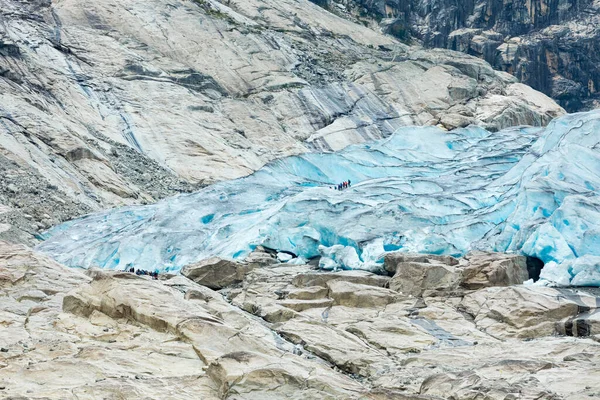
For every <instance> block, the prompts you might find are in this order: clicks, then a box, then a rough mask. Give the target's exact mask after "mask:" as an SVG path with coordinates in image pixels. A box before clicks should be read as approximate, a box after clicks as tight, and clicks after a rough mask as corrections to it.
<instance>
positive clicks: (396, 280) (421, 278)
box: [384, 252, 529, 296]
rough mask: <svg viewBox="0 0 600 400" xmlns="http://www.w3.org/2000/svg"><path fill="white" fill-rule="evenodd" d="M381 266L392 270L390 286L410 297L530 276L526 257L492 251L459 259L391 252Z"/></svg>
mask: <svg viewBox="0 0 600 400" xmlns="http://www.w3.org/2000/svg"><path fill="white" fill-rule="evenodd" d="M384 266H385V269H386V270H387V271H388V273H392V272H393V273H394V276H393V278H392V279H391V281H390V288H391V289H393V290H396V291H398V292H401V293H403V294H408V295H412V296H423V295H427V296H432V295H435V294H436V292H439V291H446V292H450V291H461V290H464V289H466V290H476V289H481V288H485V287H491V286H510V285H519V284H521V283H523V282H525V281H526V280H527V279H528V278H529V276H528V271H527V262H526V257H523V256H519V255H515V254H503V253H493V252H473V253H470V254H468V255H466V256H465V257H463V258H461V259H456V258H454V257H450V256H436V255H428V254H410V253H391V254H388V255H386V258H385V263H384Z"/></svg>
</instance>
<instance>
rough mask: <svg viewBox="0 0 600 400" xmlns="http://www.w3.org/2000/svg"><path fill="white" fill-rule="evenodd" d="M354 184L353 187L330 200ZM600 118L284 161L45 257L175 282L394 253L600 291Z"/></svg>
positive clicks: (56, 237) (403, 134)
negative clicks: (207, 273)
mask: <svg viewBox="0 0 600 400" xmlns="http://www.w3.org/2000/svg"><path fill="white" fill-rule="evenodd" d="M347 179H350V180H351V181H352V187H351V188H349V189H346V190H344V191H341V192H340V191H337V190H334V189H332V186H333V185H334V184H336V183H338V182H342V181H344V180H347ZM599 190H600V112H598V111H596V112H590V113H582V114H573V115H569V116H566V117H563V118H560V119H557V120H555V121H554V122H552V123H551V124H550V125H549V126H548V127H547V128H546V129H541V128H513V129H508V130H504V131H502V132H488V131H486V130H483V129H481V128H475V127H474V128H467V129H460V130H456V131H453V132H445V131H442V130H439V129H437V128H433V127H431V128H403V129H400V130H399V131H397V132H396V133H395V134H394V135H393V136H391V137H389V138H387V139H383V140H379V141H376V142H372V143H368V144H363V145H356V146H352V147H348V148H347V149H345V150H343V151H340V152H338V153H328V154H305V155H302V156H297V157H289V158H286V159H282V160H278V161H276V162H273V163H271V164H269V165H267V166H265V167H264V168H263V169H261V170H260V171H258V172H256V173H255V174H253V175H251V176H249V177H246V178H242V179H237V180H234V181H228V182H221V183H218V184H215V185H212V186H210V187H207V188H205V189H203V190H201V191H199V192H197V193H194V194H191V195H181V196H177V197H174V198H169V199H166V200H163V201H161V202H159V203H156V204H153V205H149V206H136V207H126V208H121V209H117V210H111V211H107V212H103V213H99V214H93V215H89V216H86V217H84V218H81V219H77V220H74V221H71V222H68V223H65V224H63V225H60V226H58V227H56V228H53V229H52V230H50V231H48V232H47V234H46V240H45V242H43V243H42V244H40V245H39V246H38V249H39V250H42V251H44V252H46V253H49V254H51V255H52V256H53V257H54V258H55V259H57V260H58V261H60V262H62V263H64V264H66V265H69V266H73V267H83V268H88V267H100V268H108V269H124V268H126V267H127V266H129V265H133V266H135V267H136V268H144V269H149V270H159V271H164V270H178V269H180V268H181V267H182V266H184V265H186V264H188V263H191V262H195V261H198V260H201V259H203V258H207V257H210V256H221V257H230V258H234V259H235V258H239V259H241V258H243V257H245V256H246V255H248V254H249V253H250V252H251V251H252V249H253V248H255V247H256V246H257V245H261V244H262V245H265V246H267V247H270V248H273V249H277V250H279V251H287V252H292V253H294V254H296V255H297V256H298V257H299V258H295V259H293V260H291V261H290V262H293V263H299V262H302V260H306V259H308V258H311V257H315V256H318V255H320V256H322V258H321V261H320V264H321V266H322V267H323V268H326V269H332V268H352V269H356V268H360V269H368V270H377V269H380V268H381V265H382V261H383V254H384V253H385V252H389V251H405V252H422V253H434V254H450V255H455V256H459V255H462V254H465V253H467V252H468V251H470V250H474V249H478V250H495V251H501V252H518V253H522V254H525V255H529V256H534V257H537V258H540V259H541V260H542V261H544V263H545V264H546V265H545V267H544V269H543V271H542V279H541V281H540V283H541V284H558V285H592V286H599V285H600V197H599V196H598V191H599Z"/></svg>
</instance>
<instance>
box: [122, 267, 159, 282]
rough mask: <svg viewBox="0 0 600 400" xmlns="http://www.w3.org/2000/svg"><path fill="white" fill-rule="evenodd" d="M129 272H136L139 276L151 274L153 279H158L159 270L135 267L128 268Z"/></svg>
mask: <svg viewBox="0 0 600 400" xmlns="http://www.w3.org/2000/svg"><path fill="white" fill-rule="evenodd" d="M126 271H127V272H131V273H132V274H136V275H138V276H149V277H151V278H152V279H154V280H156V279H158V272H156V271H146V270H145V269H135V268H133V267H131V268H129V269H128V270H126Z"/></svg>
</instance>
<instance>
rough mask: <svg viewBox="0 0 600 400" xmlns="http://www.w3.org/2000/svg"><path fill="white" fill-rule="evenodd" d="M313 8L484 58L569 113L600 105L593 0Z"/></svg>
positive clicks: (357, 0)
mask: <svg viewBox="0 0 600 400" xmlns="http://www.w3.org/2000/svg"><path fill="white" fill-rule="evenodd" d="M314 2H315V3H319V4H321V5H323V6H324V7H327V8H329V9H331V10H334V11H335V12H337V13H339V14H341V15H351V16H353V17H358V18H359V19H360V20H362V21H364V22H365V23H370V24H372V25H375V26H376V25H377V24H378V23H379V22H380V23H381V27H382V28H383V30H384V31H385V32H388V33H390V34H392V35H395V36H397V37H398V38H400V39H401V40H403V41H416V42H419V43H421V44H422V45H423V46H425V47H427V48H448V49H453V50H458V51H462V52H464V53H467V54H471V55H474V56H477V57H480V58H483V59H485V60H486V61H488V62H489V63H490V64H491V65H492V66H493V67H494V68H496V69H497V70H500V71H506V72H509V73H511V74H513V75H514V76H516V77H517V78H518V79H519V80H520V81H522V82H523V83H525V84H527V85H530V86H531V87H533V88H535V89H536V90H539V91H542V92H543V93H545V94H547V95H549V96H551V97H552V98H554V99H556V100H557V101H558V102H559V103H560V104H561V105H562V106H563V107H565V108H566V109H567V110H568V111H570V112H575V111H581V110H589V109H592V108H596V107H598V106H599V105H600V91H599V89H598V88H599V87H600V67H599V65H600V2H598V1H597V0H516V1H511V2H506V1H502V0H474V1H473V0H469V1H451V0H426V1H414V0H411V1H399V0H387V1H383V0H345V1H341V2H340V3H344V6H342V7H338V6H336V5H335V4H336V3H333V2H331V1H328V0H325V1H321V0H315V1H314Z"/></svg>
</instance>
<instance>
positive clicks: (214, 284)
mask: <svg viewBox="0 0 600 400" xmlns="http://www.w3.org/2000/svg"><path fill="white" fill-rule="evenodd" d="M251 268H252V267H251V266H249V265H247V264H242V263H238V262H235V261H231V260H225V259H222V258H219V257H211V258H208V259H206V260H202V261H200V262H197V263H195V264H189V265H186V266H185V267H183V269H182V270H181V274H182V275H183V276H185V277H186V278H188V279H191V280H193V281H194V282H196V283H199V284H200V285H202V286H206V287H208V288H211V289H214V290H219V289H223V288H224V287H226V286H230V285H233V284H235V283H240V282H241V281H243V280H244V276H245V274H246V273H247V272H248V271H249V270H250V269H251Z"/></svg>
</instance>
